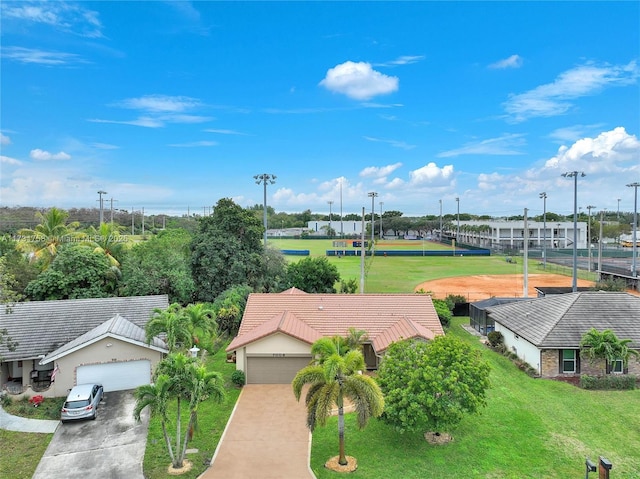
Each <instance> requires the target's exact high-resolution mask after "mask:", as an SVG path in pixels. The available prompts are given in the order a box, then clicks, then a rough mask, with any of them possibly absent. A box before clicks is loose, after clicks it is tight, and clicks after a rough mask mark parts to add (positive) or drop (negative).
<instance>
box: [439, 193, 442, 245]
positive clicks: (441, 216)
mask: <svg viewBox="0 0 640 479" xmlns="http://www.w3.org/2000/svg"><path fill="white" fill-rule="evenodd" d="M439 201H440V238H439V239H440V241H442V200H439Z"/></svg>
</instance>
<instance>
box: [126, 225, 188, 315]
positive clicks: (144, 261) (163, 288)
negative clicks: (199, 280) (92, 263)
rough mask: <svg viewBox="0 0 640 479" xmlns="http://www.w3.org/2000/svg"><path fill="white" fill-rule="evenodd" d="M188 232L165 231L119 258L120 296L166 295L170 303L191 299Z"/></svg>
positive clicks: (184, 302) (181, 302)
mask: <svg viewBox="0 0 640 479" xmlns="http://www.w3.org/2000/svg"><path fill="white" fill-rule="evenodd" d="M190 243H191V235H190V234H189V233H188V232H186V231H184V230H165V231H162V232H160V233H159V234H158V235H157V236H154V237H152V238H151V239H150V240H149V241H146V242H144V243H139V244H137V245H135V246H134V247H133V248H131V250H130V251H127V252H126V253H125V254H124V256H123V258H122V266H121V269H122V288H121V294H122V295H123V296H145V295H149V294H166V295H168V296H169V301H170V302H172V303H174V302H175V303H180V304H188V303H189V302H191V301H193V297H194V295H195V284H194V281H193V278H192V277H191V268H190V264H189V262H190V256H191V253H190V250H189V245H190Z"/></svg>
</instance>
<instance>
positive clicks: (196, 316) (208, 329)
mask: <svg viewBox="0 0 640 479" xmlns="http://www.w3.org/2000/svg"><path fill="white" fill-rule="evenodd" d="M181 314H182V315H184V316H185V317H186V319H187V323H188V326H187V327H188V329H189V332H190V334H191V344H192V345H195V344H200V342H201V340H204V341H205V343H206V345H211V343H212V342H213V341H214V340H215V338H216V337H217V332H218V325H217V324H216V320H215V318H216V313H215V311H214V310H213V308H212V306H211V305H209V304H206V303H197V304H190V305H188V306H187V307H186V308H184V309H182V311H181Z"/></svg>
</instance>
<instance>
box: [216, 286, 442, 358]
mask: <svg viewBox="0 0 640 479" xmlns="http://www.w3.org/2000/svg"><path fill="white" fill-rule="evenodd" d="M349 328H355V329H358V330H364V331H366V332H367V335H368V337H369V340H370V341H371V342H372V344H373V347H374V349H375V350H376V352H378V353H380V352H382V351H384V350H385V349H386V348H387V347H388V346H389V344H391V343H392V342H394V341H398V340H400V339H407V338H414V337H419V338H424V339H433V338H434V337H435V336H437V335H442V334H444V331H443V329H442V325H441V324H440V320H439V319H438V315H437V313H436V311H435V308H434V307H433V303H432V301H431V297H430V296H428V295H423V294H311V293H305V292H304V291H300V290H295V289H289V290H287V291H284V292H283V293H279V294H273V293H253V294H250V295H249V298H248V300H247V306H246V308H245V312H244V316H243V318H242V323H241V324H240V330H239V331H238V335H237V336H236V338H235V339H234V340H233V341H232V342H231V344H229V346H228V347H227V351H233V350H235V349H237V348H239V347H242V346H245V345H246V344H249V343H251V342H253V341H256V340H258V339H260V338H263V337H266V336H268V335H270V334H273V333H275V332H282V333H284V334H288V335H289V336H292V337H295V338H297V339H300V340H301V341H304V342H307V343H309V344H311V343H313V342H314V341H315V340H316V339H318V338H319V337H323V336H333V335H340V336H346V335H347V334H348V331H349Z"/></svg>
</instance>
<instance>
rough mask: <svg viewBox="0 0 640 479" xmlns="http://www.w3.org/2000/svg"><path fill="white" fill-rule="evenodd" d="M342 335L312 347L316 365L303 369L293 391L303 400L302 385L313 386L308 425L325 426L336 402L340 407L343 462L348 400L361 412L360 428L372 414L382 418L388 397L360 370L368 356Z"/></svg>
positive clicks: (343, 459) (343, 461) (308, 402)
mask: <svg viewBox="0 0 640 479" xmlns="http://www.w3.org/2000/svg"><path fill="white" fill-rule="evenodd" d="M346 343H347V341H346V339H344V338H341V337H337V336H336V337H333V338H322V339H319V340H318V341H316V342H315V343H314V344H313V346H312V347H311V353H312V355H313V356H314V357H316V358H317V359H316V361H315V363H314V364H311V365H309V366H307V367H305V368H303V369H301V370H300V371H299V372H298V374H296V377H295V378H294V379H293V383H292V386H293V393H294V394H295V396H296V399H297V400H298V401H300V395H301V393H302V388H303V387H304V386H305V385H307V384H308V385H310V386H309V390H308V391H307V395H306V398H305V404H306V406H307V427H308V428H309V430H310V431H311V432H313V430H314V429H315V427H316V425H318V424H319V425H320V426H324V425H325V424H326V421H327V418H328V417H329V416H330V415H331V410H332V409H333V406H334V404H335V405H337V406H338V439H339V447H340V450H339V457H338V463H339V464H340V465H346V464H347V458H346V455H345V451H344V399H345V398H348V399H349V400H350V401H351V402H352V403H353V405H354V406H355V410H356V413H357V421H358V427H360V428H361V429H362V428H364V427H365V426H366V425H367V422H368V421H369V419H370V418H371V417H379V416H380V415H381V414H382V410H383V408H384V398H383V396H382V392H381V391H380V387H379V386H378V384H377V383H376V382H375V381H374V380H373V379H372V378H371V377H369V376H364V375H362V374H360V373H359V371H361V370H363V369H364V357H363V356H362V353H361V352H360V351H359V350H357V349H356V350H354V349H349V347H348V346H347V344H346Z"/></svg>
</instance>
